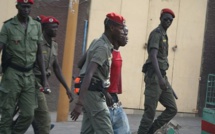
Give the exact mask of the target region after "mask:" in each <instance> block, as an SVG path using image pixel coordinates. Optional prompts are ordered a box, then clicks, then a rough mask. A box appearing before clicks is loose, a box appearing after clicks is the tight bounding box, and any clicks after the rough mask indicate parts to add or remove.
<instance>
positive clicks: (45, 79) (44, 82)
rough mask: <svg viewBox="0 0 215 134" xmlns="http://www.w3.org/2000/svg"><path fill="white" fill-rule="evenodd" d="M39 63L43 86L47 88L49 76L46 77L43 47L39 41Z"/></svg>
mask: <svg viewBox="0 0 215 134" xmlns="http://www.w3.org/2000/svg"><path fill="white" fill-rule="evenodd" d="M37 63H38V65H39V68H40V71H41V74H42V86H43V87H44V88H46V83H47V78H46V72H45V64H44V58H43V54H42V47H41V44H40V43H38V49H37Z"/></svg>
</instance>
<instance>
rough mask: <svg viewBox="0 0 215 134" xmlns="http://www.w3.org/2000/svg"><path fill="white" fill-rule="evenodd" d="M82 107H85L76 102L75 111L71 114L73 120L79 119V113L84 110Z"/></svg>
mask: <svg viewBox="0 0 215 134" xmlns="http://www.w3.org/2000/svg"><path fill="white" fill-rule="evenodd" d="M82 107H83V104H81V103H76V105H75V108H74V109H73V111H72V112H71V114H70V115H71V118H72V120H74V121H76V120H77V119H78V117H79V115H80V114H81V112H82Z"/></svg>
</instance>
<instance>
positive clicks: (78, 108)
mask: <svg viewBox="0 0 215 134" xmlns="http://www.w3.org/2000/svg"><path fill="white" fill-rule="evenodd" d="M97 68H98V64H97V63H95V62H90V63H89V65H88V67H87V70H86V73H85V76H84V78H83V82H82V84H81V89H80V94H79V97H78V102H77V103H76V106H75V108H74V110H73V111H72V112H71V118H72V120H75V121H76V120H77V119H78V117H79V115H80V114H81V111H82V106H83V102H84V98H85V96H86V93H87V90H88V88H89V86H90V82H91V79H92V77H93V74H94V73H95V72H96V70H97Z"/></svg>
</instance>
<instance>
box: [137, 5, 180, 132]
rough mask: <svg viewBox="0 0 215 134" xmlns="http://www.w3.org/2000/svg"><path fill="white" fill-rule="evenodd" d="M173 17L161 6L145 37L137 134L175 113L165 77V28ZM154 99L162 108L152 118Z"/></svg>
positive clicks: (157, 127) (171, 91)
mask: <svg viewBox="0 0 215 134" xmlns="http://www.w3.org/2000/svg"><path fill="white" fill-rule="evenodd" d="M174 18H175V14H174V12H173V11H172V10H171V9H168V8H165V9H162V10H161V15H160V25H159V26H158V27H157V28H155V29H154V30H153V31H152V32H151V33H150V36H149V39H148V47H147V50H148V54H149V56H148V59H147V60H146V63H145V64H144V66H143V70H142V72H144V73H145V79H144V80H145V102H144V114H143V116H142V119H141V121H140V126H139V129H138V134H153V133H154V132H156V130H158V129H159V128H161V127H162V126H163V125H164V124H166V123H168V122H169V121H170V120H171V119H172V118H173V117H174V116H175V115H176V114H177V107H176V103H175V99H174V96H173V89H172V87H171V85H170V84H169V82H168V79H167V76H166V71H167V69H168V67H169V63H168V58H167V57H168V36H167V33H166V31H167V29H168V28H169V27H170V25H171V24H172V21H173V19H174ZM158 102H160V103H161V104H162V105H163V106H164V107H165V108H166V109H165V110H164V111H163V112H162V113H161V115H160V116H158V117H157V119H155V120H154V117H155V112H156V108H157V104H158ZM153 120H154V121H153Z"/></svg>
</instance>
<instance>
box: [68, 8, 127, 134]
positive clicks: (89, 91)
mask: <svg viewBox="0 0 215 134" xmlns="http://www.w3.org/2000/svg"><path fill="white" fill-rule="evenodd" d="M124 25H125V19H124V17H123V16H121V15H119V14H116V13H113V12H112V13H108V14H107V15H106V19H105V21H104V26H105V31H104V34H102V36H101V37H100V38H99V39H96V40H94V41H93V42H92V43H91V44H90V47H89V49H88V50H87V52H86V54H85V56H83V57H85V58H83V59H84V60H82V61H83V62H82V63H83V64H81V65H83V66H79V67H80V68H81V70H80V77H82V84H81V87H80V93H79V97H78V101H77V103H76V105H75V108H74V110H73V111H72V112H71V118H72V119H73V120H76V119H77V118H78V117H79V115H80V114H81V112H82V108H83V120H82V127H81V134H94V133H97V134H113V128H112V124H111V121H110V112H109V110H108V107H107V104H106V101H107V103H108V104H109V106H111V105H112V104H113V102H112V100H111V98H109V97H108V96H107V88H108V87H109V85H110V81H109V77H110V65H111V57H112V50H113V46H114V45H115V44H114V42H117V41H118V40H119V39H120V37H121V35H122V34H124ZM106 99H107V100H106Z"/></svg>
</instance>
